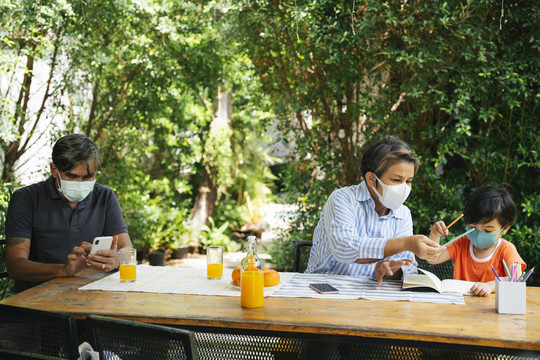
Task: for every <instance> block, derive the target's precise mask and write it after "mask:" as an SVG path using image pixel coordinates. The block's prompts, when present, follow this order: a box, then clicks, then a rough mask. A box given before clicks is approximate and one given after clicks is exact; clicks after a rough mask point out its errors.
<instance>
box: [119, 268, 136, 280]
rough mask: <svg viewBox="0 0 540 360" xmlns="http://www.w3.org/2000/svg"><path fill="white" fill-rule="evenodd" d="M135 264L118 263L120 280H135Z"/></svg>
mask: <svg viewBox="0 0 540 360" xmlns="http://www.w3.org/2000/svg"><path fill="white" fill-rule="evenodd" d="M136 274H137V266H136V265H131V264H124V265H120V280H122V281H135V277H136Z"/></svg>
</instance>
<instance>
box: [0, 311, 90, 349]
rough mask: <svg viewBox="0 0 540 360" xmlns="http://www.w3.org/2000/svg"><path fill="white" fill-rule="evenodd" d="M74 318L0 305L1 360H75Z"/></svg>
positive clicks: (77, 341)
mask: <svg viewBox="0 0 540 360" xmlns="http://www.w3.org/2000/svg"><path fill="white" fill-rule="evenodd" d="M78 346H79V337H78V335H77V326H76V323H75V317H74V316H72V315H67V314H60V313H56V312H50V311H41V310H34V309H27V308H22V307H17V306H10V305H4V304H0V358H1V359H77V358H78V357H79V350H78Z"/></svg>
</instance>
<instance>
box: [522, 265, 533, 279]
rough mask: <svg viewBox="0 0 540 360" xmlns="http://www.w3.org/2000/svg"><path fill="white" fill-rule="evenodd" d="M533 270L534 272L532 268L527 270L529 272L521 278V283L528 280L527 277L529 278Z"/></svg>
mask: <svg viewBox="0 0 540 360" xmlns="http://www.w3.org/2000/svg"><path fill="white" fill-rule="evenodd" d="M533 270H534V268H532V269H531V270H529V272H528V273H527V275H525V277H524V278H523V282H525V281H527V279H528V278H529V276H531V274H532V272H533Z"/></svg>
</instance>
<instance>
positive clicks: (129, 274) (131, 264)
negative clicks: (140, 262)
mask: <svg viewBox="0 0 540 360" xmlns="http://www.w3.org/2000/svg"><path fill="white" fill-rule="evenodd" d="M118 255H119V256H120V280H121V281H135V279H136V277H137V250H136V249H120V250H118Z"/></svg>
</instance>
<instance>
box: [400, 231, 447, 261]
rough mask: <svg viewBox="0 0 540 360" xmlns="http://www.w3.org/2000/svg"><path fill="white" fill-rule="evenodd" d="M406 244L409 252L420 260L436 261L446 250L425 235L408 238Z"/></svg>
mask: <svg viewBox="0 0 540 360" xmlns="http://www.w3.org/2000/svg"><path fill="white" fill-rule="evenodd" d="M406 242H407V244H406V247H407V250H409V251H411V252H413V253H415V254H416V256H418V257H419V258H420V259H424V260H427V261H435V260H436V259H437V258H438V257H439V254H440V253H441V252H442V251H443V250H444V247H443V246H440V245H439V244H437V243H436V242H434V241H433V240H430V239H428V238H427V237H426V236H424V235H411V236H408V237H407V239H406Z"/></svg>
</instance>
